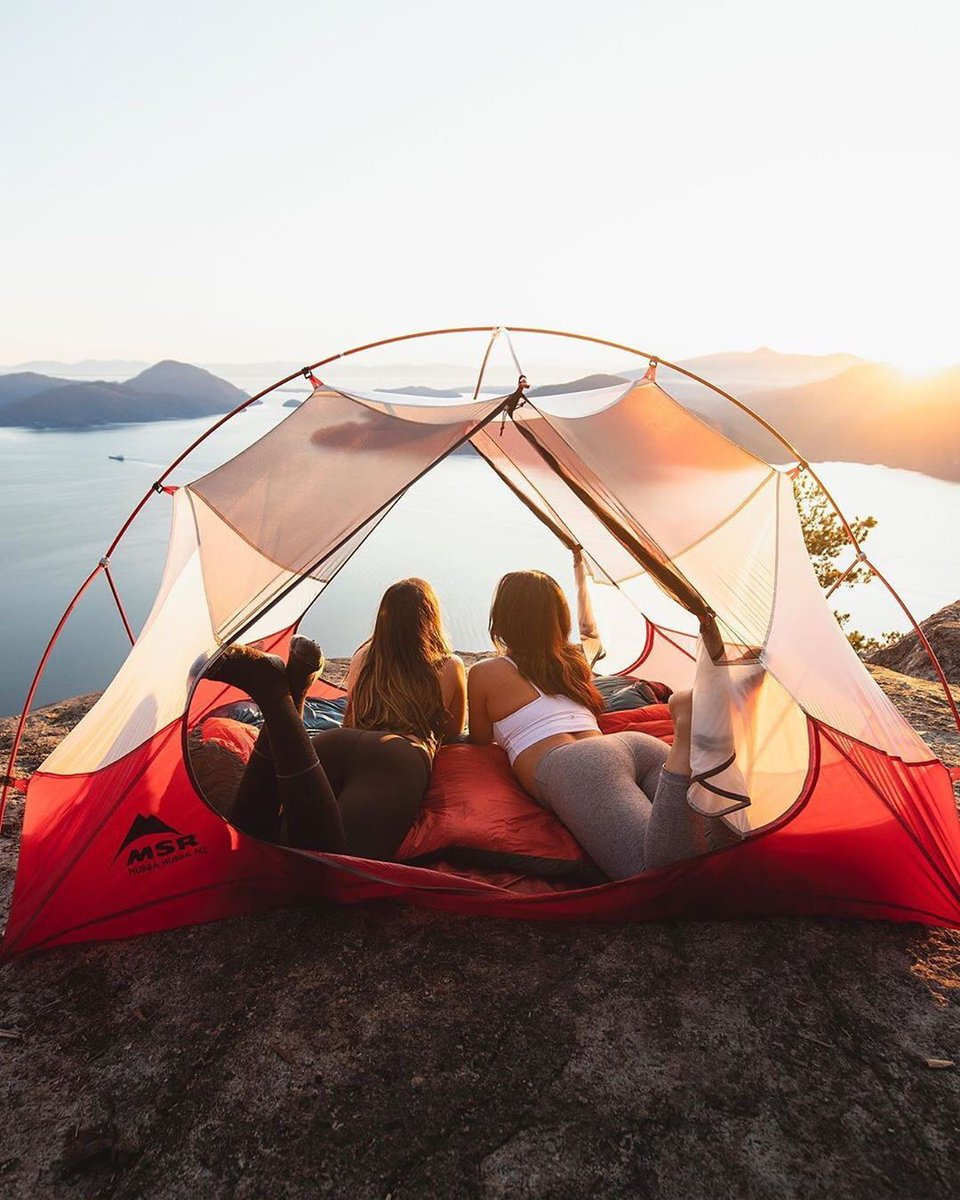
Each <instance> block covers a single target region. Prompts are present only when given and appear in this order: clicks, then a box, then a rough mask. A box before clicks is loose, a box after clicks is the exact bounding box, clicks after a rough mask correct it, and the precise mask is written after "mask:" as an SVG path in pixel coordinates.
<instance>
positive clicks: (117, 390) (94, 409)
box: [0, 359, 247, 429]
mask: <svg viewBox="0 0 960 1200" xmlns="http://www.w3.org/2000/svg"><path fill="white" fill-rule="evenodd" d="M246 398H247V394H246V392H243V391H241V390H240V389H239V388H237V387H234V385H233V384H232V383H227V381H226V380H225V379H219V378H218V377H217V376H216V375H212V374H211V373H210V372H209V371H205V370H203V368H201V367H194V366H191V365H189V364H188V363H178V362H174V361H172V360H170V359H167V360H165V361H163V362H159V363H156V364H154V366H152V367H148V368H146V370H144V371H141V372H140V373H139V374H138V375H135V376H134V377H133V378H132V379H128V380H126V381H124V382H123V383H113V382H110V381H107V380H96V381H90V382H86V381H76V380H68V379H57V378H54V377H51V376H46V375H41V374H36V373H33V372H19V373H16V374H12V375H0V425H6V426H25V427H28V428H35V429H36V428H39V429H89V428H92V427H94V426H98V425H119V424H127V423H131V422H142V421H172V420H182V419H188V418H191V417H206V416H214V415H215V414H218V413H224V412H229V411H230V409H232V408H235V407H236V406H237V405H238V404H240V403H242V402H243V401H244V400H245V399H246Z"/></svg>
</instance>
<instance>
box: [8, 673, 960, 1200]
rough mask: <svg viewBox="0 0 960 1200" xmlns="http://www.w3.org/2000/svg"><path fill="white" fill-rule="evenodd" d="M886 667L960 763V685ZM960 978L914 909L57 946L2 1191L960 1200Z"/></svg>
mask: <svg viewBox="0 0 960 1200" xmlns="http://www.w3.org/2000/svg"><path fill="white" fill-rule="evenodd" d="M874 672H875V674H876V676H877V678H878V680H879V682H880V683H881V685H882V686H883V687H884V688H885V689H886V690H887V692H888V693H889V694H890V695H891V696H892V698H893V699H894V701H895V702H896V703H897V704H898V705H900V706H901V707H902V708H903V709H904V711H905V712H906V713H907V715H908V716H909V718H910V719H911V721H913V723H914V724H915V725H916V726H917V728H918V729H920V730H921V732H922V733H923V734H924V736H925V737H926V738H927V739H928V740H929V741H930V743H931V744H932V745H933V747H934V748H935V749H936V750H937V752H938V753H940V754H941V755H942V756H943V757H944V758H945V759H946V761H948V762H951V763H960V737H958V735H957V734H956V731H955V730H954V731H952V732H951V725H950V722H949V715H948V713H947V708H946V704H945V702H944V701H943V699H942V696H938V693H937V689H936V688H935V687H934V685H932V684H927V683H925V682H923V681H921V680H916V679H908V678H906V677H904V676H902V675H897V674H895V673H894V672H892V671H889V670H884V669H881V668H875V669H874ZM92 699H93V697H82V698H79V699H77V700H72V701H69V702H66V703H64V704H60V705H53V706H51V707H50V708H48V709H45V710H43V712H42V713H41V714H40V715H39V717H38V718H37V719H36V720H35V721H34V722H33V724H32V727H31V731H30V735H29V738H28V740H27V743H26V745H25V750H24V754H23V758H22V766H23V767H24V768H25V769H30V768H32V767H34V766H36V765H37V763H38V762H39V761H40V760H41V759H42V758H43V756H44V755H45V754H46V753H47V751H48V750H49V749H50V748H51V746H52V745H54V744H55V742H56V740H57V739H58V738H59V737H61V736H62V735H63V732H64V730H65V729H67V728H69V727H70V726H71V725H72V724H73V723H74V722H75V721H76V719H77V718H78V716H79V715H80V714H81V713H82V712H83V711H85V709H86V707H88V705H89V703H90V702H91V701H92ZM10 724H11V723H10V722H9V721H8V722H5V723H3V725H4V728H3V730H2V732H3V733H4V734H5V736H6V737H9V733H10ZM20 815H21V807H20V805H19V803H14V805H13V806H12V809H11V812H10V816H9V818H8V824H7V827H6V829H5V831H4V832H5V834H6V836H5V837H3V838H0V884H2V889H3V890H2V896H3V904H4V907H5V906H6V904H7V903H8V902H9V894H10V887H11V882H12V873H13V868H14V863H15V852H16V841H17V836H16V835H17V831H18V828H19V822H20ZM0 915H2V914H0ZM958 964H960V934H958V933H956V932H952V931H942V930H930V929H924V928H921V927H919V926H913V925H887V924H881V923H867V922H852V921H836V922H834V921H827V920H776V921H751V922H747V921H742V922H729V923H721V922H709V921H701V922H691V923H687V924H642V925H629V926H595V927H594V926H586V925H534V924H524V923H519V922H503V921H500V922H498V921H494V920H480V919H467V918H456V917H449V916H442V915H439V914H436V913H430V912H424V911H418V910H415V909H410V908H403V907H399V906H388V905H376V906H368V907H364V908H357V909H348V908H343V907H335V908H312V909H302V910H296V911H286V912H277V913H269V914H263V915H260V916H255V917H247V918H241V919H237V920H233V921H224V922H221V923H219V924H214V925H208V926H202V927H197V928H192V929H181V930H176V931H173V932H171V933H166V934H159V935H156V936H153V937H148V938H141V939H136V940H132V941H128V942H114V943H104V944H100V945H88V946H82V947H78V948H71V949H66V950H61V951H53V952H50V953H47V954H45V955H41V956H38V957H36V958H33V959H28V960H26V961H23V962H17V963H14V964H5V965H4V966H3V967H2V968H0V1113H2V1124H0V1194H2V1195H4V1196H8V1197H11V1198H19V1197H23V1198H27V1197H29V1198H31V1200H32V1198H35V1197H61V1196H63V1197H140V1196H151V1197H154V1196H156V1197H191V1198H192V1197H195V1196H198V1195H200V1196H204V1197H208V1196H209V1197H224V1198H226V1197H271V1198H272V1197H302V1196H331V1197H371V1198H378V1200H382V1198H384V1197H392V1198H395V1200H399V1198H400V1197H412V1196H416V1197H434V1196H436V1197H459V1196H477V1197H489V1198H497V1197H511V1198H512V1197H558V1198H559V1197H563V1198H566V1197H580V1196H591V1197H592V1196H602V1197H620V1196H644V1197H657V1198H663V1200H667V1198H672V1197H677V1198H680V1197H683V1198H684V1200H696V1198H699V1197H711V1198H713V1197H726V1196H736V1197H745V1198H758V1200H759V1198H766V1197H778V1198H780V1197H783V1198H792V1197H796V1198H798V1200H800V1198H802V1200H807V1198H809V1197H821V1196H822V1197H830V1198H831V1200H844V1198H848V1197H850V1198H853V1197H857V1198H859V1197H870V1200H881V1198H885V1197H891V1198H892V1197H897V1198H899V1200H902V1198H904V1197H909V1198H913V1197H916V1198H917V1200H919V1198H921V1197H923V1198H925V1200H926V1198H931V1200H932V1198H939V1197H944V1198H946V1197H951V1198H952V1197H953V1196H954V1195H955V1194H956V1191H957V1187H958V1180H960V969H958ZM953 1063H956V1064H957V1065H946V1064H953Z"/></svg>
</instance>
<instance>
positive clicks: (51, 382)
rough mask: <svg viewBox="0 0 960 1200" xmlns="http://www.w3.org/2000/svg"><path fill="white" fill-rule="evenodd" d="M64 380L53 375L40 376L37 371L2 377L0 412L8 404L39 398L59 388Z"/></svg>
mask: <svg viewBox="0 0 960 1200" xmlns="http://www.w3.org/2000/svg"><path fill="white" fill-rule="evenodd" d="M62 383H64V380H62V379H55V378H53V376H51V375H38V374H37V372H36V371H18V372H17V373H16V374H11V375H0V411H2V410H3V409H4V408H6V406H7V405H8V404H14V403H16V401H18V400H25V399H26V398H27V397H28V396H37V395H39V393H40V392H45V391H47V390H48V389H49V388H53V387H59V386H60V385H61V384H62Z"/></svg>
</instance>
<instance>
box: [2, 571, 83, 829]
mask: <svg viewBox="0 0 960 1200" xmlns="http://www.w3.org/2000/svg"><path fill="white" fill-rule="evenodd" d="M102 570H103V565H102V563H97V565H96V566H95V567H94V568H93V570H92V571H91V572H90V574H89V575H88V576H87V577H86V579H85V580H84V581H83V583H81V584H80V586H79V587H78V588H77V590H76V591H75V592H74V594H73V598H72V599H71V600H70V602H69V603H68V604H67V607H66V608H65V609H64V610H63V616H62V617H61V618H60V620H59V622H58V623H57V627H56V629H54V631H53V633H52V634H51V635H50V640H49V641H48V642H47V646H46V649H45V650H44V652H43V654H42V655H41V656H40V662H39V663H38V664H37V669H36V671H35V672H34V675H33V679H32V680H31V681H30V687H29V688H28V689H27V698H26V700H24V702H23V711H22V712H21V713H20V720H19V721H18V722H17V728H16V731H15V732H14V735H13V741H12V742H11V743H10V754H9V756H8V758H7V771H6V774H5V775H4V777H3V790H2V791H0V829H2V826H3V814H4V811H5V810H6V806H7V792H8V791H9V790H10V788H11V787H12V786H13V772H14V768H15V766H16V762H17V752H18V751H19V749H20V742H21V740H22V738H23V729H24V726H25V725H26V723H27V714H28V713H29V712H30V705H31V704H32V703H33V698H34V696H35V695H36V693H37V688H38V687H39V685H40V678H41V676H42V675H43V672H44V668H45V667H46V665H47V660H48V659H49V657H50V655H51V653H52V652H53V647H54V646H55V645H56V642H57V638H58V637H59V636H60V634H61V633H62V632H63V627H64V625H66V623H67V620H68V618H69V617H70V614H71V613H72V612H73V610H74V609H75V608H76V607H77V605H78V604H79V602H80V598H81V597H82V596H83V594H84V592H85V591H86V590H87V588H88V587H89V586H90V584H91V583H93V581H94V579H96V577H97V576H98V575H99V574H100V572H101V571H102Z"/></svg>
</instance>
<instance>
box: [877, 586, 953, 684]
mask: <svg viewBox="0 0 960 1200" xmlns="http://www.w3.org/2000/svg"><path fill="white" fill-rule="evenodd" d="M920 628H921V629H922V630H923V634H924V637H925V638H926V639H927V641H928V642H929V643H930V644H931V645H932V646H934V647H935V649H936V653H937V658H938V659H939V660H940V665H941V667H942V668H943V671H944V674H945V675H946V677H947V679H949V680H951V681H953V680H956V679H960V600H956V601H954V603H953V604H948V605H946V607H944V608H941V609H940V610H939V612H935V613H934V614H933V615H932V616H929V617H927V619H926V620H925V621H921V622H920ZM870 661H871V662H872V663H875V664H877V665H878V666H881V667H889V668H890V669H891V670H893V671H899V672H900V673H901V674H903V675H915V676H918V677H919V678H921V679H936V678H937V676H936V673H935V671H934V669H933V665H932V663H931V662H930V657H929V655H928V654H927V652H926V650H925V649H924V648H923V645H922V643H921V641H920V639H919V638H918V637H917V635H916V634H915V633H908V634H907V635H906V636H905V637H902V638H900V640H899V641H897V642H894V644H893V645H892V646H886V647H884V649H883V650H877V651H875V652H874V653H873V654H871V655H870Z"/></svg>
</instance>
